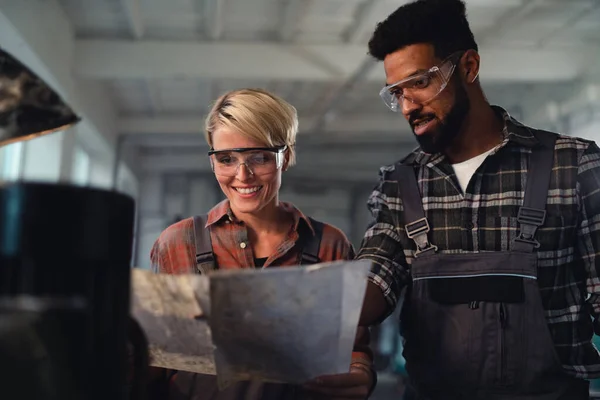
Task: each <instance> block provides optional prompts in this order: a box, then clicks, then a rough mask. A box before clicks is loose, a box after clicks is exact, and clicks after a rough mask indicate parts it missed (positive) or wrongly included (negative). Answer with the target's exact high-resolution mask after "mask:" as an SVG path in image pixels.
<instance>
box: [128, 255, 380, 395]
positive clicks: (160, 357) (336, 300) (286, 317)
mask: <svg viewBox="0 0 600 400" xmlns="http://www.w3.org/2000/svg"><path fill="white" fill-rule="evenodd" d="M369 267H370V262H368V261H338V262H332V263H324V264H316V265H312V266H303V267H285V268H266V269H260V270H250V269H240V270H220V271H215V272H213V273H211V274H210V275H208V276H200V275H164V274H153V273H151V272H149V271H143V270H136V269H134V270H133V279H132V281H133V298H132V313H133V316H134V317H135V318H136V319H137V320H138V321H139V323H140V324H141V325H142V327H143V329H144V330H145V332H146V335H147V337H148V341H149V343H150V355H151V365H153V366H159V367H164V368H170V369H176V370H183V371H189V372H196V373H202V374H211V375H217V377H218V380H219V385H220V386H221V387H223V386H227V385H229V384H231V383H233V382H236V381H241V380H262V381H266V382H286V383H297V384H301V383H304V382H306V381H307V380H310V379H312V378H315V377H317V376H320V375H327V374H339V373H344V372H348V369H349V365H350V361H351V354H352V347H353V343H354V337H355V335H356V327H357V325H358V319H359V316H360V310H361V307H362V302H363V298H364V293H365V289H366V283H367V279H366V277H367V274H368V271H369Z"/></svg>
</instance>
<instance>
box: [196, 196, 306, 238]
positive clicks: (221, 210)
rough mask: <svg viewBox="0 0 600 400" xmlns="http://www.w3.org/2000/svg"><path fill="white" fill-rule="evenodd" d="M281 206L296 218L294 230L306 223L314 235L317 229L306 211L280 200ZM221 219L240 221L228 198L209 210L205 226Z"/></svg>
mask: <svg viewBox="0 0 600 400" xmlns="http://www.w3.org/2000/svg"><path fill="white" fill-rule="evenodd" d="M279 206H280V207H281V208H282V209H283V210H285V211H286V212H289V213H291V214H292V216H293V218H294V231H296V232H297V231H298V229H299V225H300V223H304V224H306V226H307V227H308V229H310V231H311V233H312V234H313V235H315V230H314V227H313V225H312V223H311V221H310V218H308V217H307V216H306V215H304V213H303V212H302V211H300V210H299V209H298V208H297V207H296V206H294V205H293V204H292V203H287V202H284V201H280V202H279ZM221 221H230V222H238V223H239V220H238V219H237V218H236V217H235V215H234V214H233V211H232V210H231V205H230V203H229V200H227V199H225V200H223V201H221V202H220V203H219V204H217V205H216V206H214V207H213V208H212V209H211V210H210V211H209V212H208V218H207V221H206V226H205V227H206V228H208V227H209V226H211V225H214V224H216V223H218V222H221Z"/></svg>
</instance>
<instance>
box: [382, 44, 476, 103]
mask: <svg viewBox="0 0 600 400" xmlns="http://www.w3.org/2000/svg"><path fill="white" fill-rule="evenodd" d="M463 54H464V52H462V51H460V52H456V53H453V54H451V55H450V56H449V57H448V58H446V59H445V60H444V61H442V62H441V63H440V64H439V65H436V66H434V67H432V68H431V69H429V70H428V71H426V72H423V73H419V74H416V75H412V76H410V77H408V78H405V79H402V80H401V81H399V82H396V83H393V84H391V85H387V86H385V87H384V88H383V89H381V91H380V92H379V96H381V98H382V99H383V102H384V103H385V105H386V106H388V107H389V108H390V110H392V111H394V112H398V111H399V110H400V109H401V108H402V102H403V101H404V100H408V101H410V102H411V103H415V104H425V103H427V102H428V101H431V100H433V99H434V98H435V97H436V96H437V95H438V94H440V93H441V92H442V90H444V89H445V88H446V86H447V85H448V82H449V81H450V77H451V76H452V74H453V73H454V70H455V69H456V64H457V62H458V60H460V58H461V57H462V55H463Z"/></svg>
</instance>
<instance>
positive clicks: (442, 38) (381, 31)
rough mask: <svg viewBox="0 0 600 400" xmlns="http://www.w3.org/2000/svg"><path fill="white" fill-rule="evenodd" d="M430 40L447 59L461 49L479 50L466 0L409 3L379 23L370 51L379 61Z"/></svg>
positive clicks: (441, 56) (420, 0)
mask: <svg viewBox="0 0 600 400" xmlns="http://www.w3.org/2000/svg"><path fill="white" fill-rule="evenodd" d="M417 43H430V44H432V45H433V47H434V49H435V55H436V57H438V58H440V59H443V58H446V57H448V56H449V55H450V54H452V53H454V52H456V51H460V50H470V49H473V50H476V51H478V48H477V43H476V42H475V38H474V37H473V32H471V28H470V27H469V22H468V21H467V15H466V9H465V3H464V2H463V1H462V0H417V1H415V2H412V3H408V4H405V5H403V6H401V7H400V8H398V9H397V10H396V11H394V12H393V13H392V14H390V15H389V16H388V17H387V18H386V19H385V21H383V22H380V23H379V24H377V27H376V28H375V32H374V33H373V36H372V37H371V40H370V41H369V54H370V55H371V56H373V57H374V58H376V59H377V60H379V61H383V59H384V58H385V57H386V56H387V55H389V54H391V53H393V52H395V51H397V50H400V49H402V48H404V47H406V46H409V45H412V44H417Z"/></svg>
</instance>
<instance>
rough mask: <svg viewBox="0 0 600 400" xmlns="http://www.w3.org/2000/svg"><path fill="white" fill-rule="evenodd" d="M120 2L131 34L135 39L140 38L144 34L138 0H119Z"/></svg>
mask: <svg viewBox="0 0 600 400" xmlns="http://www.w3.org/2000/svg"><path fill="white" fill-rule="evenodd" d="M121 3H122V4H123V9H124V11H125V16H126V17H127V21H128V22H129V29H130V30H131V36H132V37H133V38H134V39H136V40H139V39H141V38H142V37H143V36H144V20H143V17H142V9H141V6H140V0H121Z"/></svg>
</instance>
